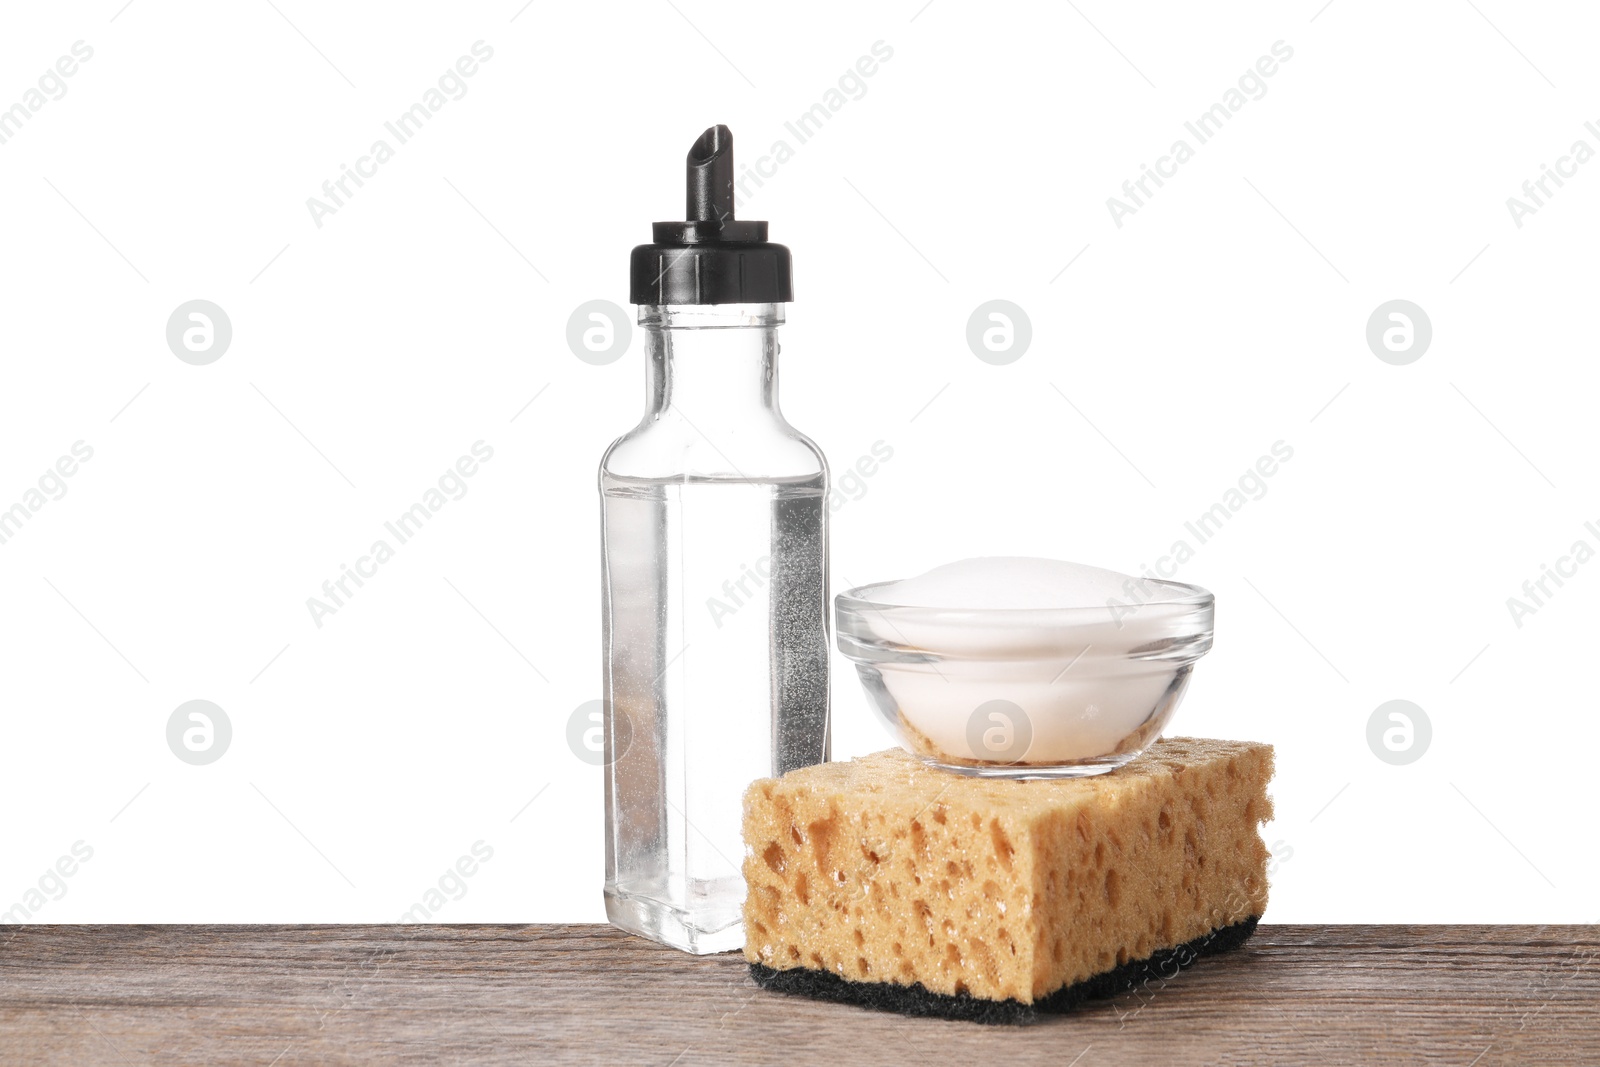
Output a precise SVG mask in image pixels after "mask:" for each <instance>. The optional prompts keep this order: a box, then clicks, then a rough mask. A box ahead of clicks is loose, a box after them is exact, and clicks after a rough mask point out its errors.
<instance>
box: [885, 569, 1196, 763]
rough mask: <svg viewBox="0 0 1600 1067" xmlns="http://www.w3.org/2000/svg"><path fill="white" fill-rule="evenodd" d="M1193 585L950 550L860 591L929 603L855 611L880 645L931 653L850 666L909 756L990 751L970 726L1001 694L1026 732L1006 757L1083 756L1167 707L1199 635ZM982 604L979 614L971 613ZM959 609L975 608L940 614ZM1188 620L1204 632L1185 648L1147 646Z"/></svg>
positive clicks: (1186, 626) (965, 756) (965, 757)
mask: <svg viewBox="0 0 1600 1067" xmlns="http://www.w3.org/2000/svg"><path fill="white" fill-rule="evenodd" d="M1194 594H1195V591H1194V590H1193V589H1191V588H1190V587H1187V586H1180V585H1172V584H1164V583H1156V582H1149V581H1143V580H1140V579H1136V578H1132V577H1130V576H1129V575H1126V574H1120V573H1118V572H1116V571H1110V570H1105V569H1103V568H1100V567H1088V566H1084V565H1083V564H1078V563H1066V562H1062V561H1059V560H1048V559H1029V558H1024V557H1014V556H993V557H986V558H981V559H967V560H962V561H960V562H958V563H950V564H946V565H945V566H942V567H937V568H935V569H933V570H931V571H929V572H927V573H926V574H923V575H920V576H918V577H916V578H908V579H905V580H903V581H899V582H892V583H887V584H885V585H882V586H879V587H876V588H874V589H873V590H872V592H871V594H870V596H871V600H872V601H873V602H874V603H875V604H878V605H882V606H884V607H891V606H892V607H901V608H908V609H927V610H928V611H930V612H932V613H933V614H929V615H921V614H917V613H914V614H910V615H906V614H898V615H894V616H892V617H891V616H890V615H888V614H887V613H884V614H883V615H882V616H881V617H877V618H875V617H874V616H873V613H872V612H871V611H867V612H866V613H865V618H866V620H867V621H868V623H869V624H870V625H871V627H872V629H873V631H874V632H876V633H877V634H878V635H879V637H880V638H882V639H883V640H885V641H886V642H888V643H890V644H893V645H895V646H897V647H899V648H901V649H903V650H907V651H913V652H916V651H921V652H927V653H931V654H932V655H933V657H934V659H933V660H932V661H931V662H917V661H906V662H898V663H893V662H887V663H878V664H862V665H861V666H862V668H863V672H864V677H865V675H866V674H867V673H871V674H876V675H878V677H879V681H878V682H877V684H878V685H881V686H882V692H883V693H884V695H886V696H888V697H890V698H891V699H892V703H893V707H894V709H895V711H896V713H897V714H898V717H899V718H900V719H901V720H902V721H901V726H902V727H906V728H909V731H908V732H909V733H911V734H912V735H913V736H915V737H916V738H917V740H918V743H919V744H920V745H921V746H922V747H924V748H931V749H933V751H932V752H923V753H922V754H923V755H934V756H935V757H936V758H937V757H938V756H940V755H942V756H944V757H946V758H948V759H949V760H951V761H952V762H957V763H961V762H968V761H971V760H979V761H987V760H991V759H993V758H994V755H995V754H994V753H991V752H984V751H975V750H974V749H973V745H972V738H973V737H974V736H975V734H974V732H973V731H972V729H971V726H972V722H973V719H974V715H975V714H977V713H978V709H979V708H980V707H987V706H988V705H989V702H991V701H995V700H1004V701H1008V702H1010V703H1011V704H1013V705H1015V706H1016V708H1018V709H1020V710H1021V713H1022V715H1023V716H1025V718H1026V719H1027V725H1026V730H1027V732H1028V733H1029V734H1030V735H1031V741H1030V743H1029V744H1028V746H1027V751H1026V753H1025V754H1022V753H1009V755H1010V756H1011V758H1013V759H1014V758H1016V757H1017V756H1021V758H1022V761H1023V762H1025V763H1028V764H1039V765H1048V764H1062V763H1070V762H1073V761H1079V760H1091V759H1097V758H1101V757H1105V756H1108V755H1112V754H1115V753H1118V752H1120V751H1123V750H1124V749H1125V747H1126V746H1127V744H1128V741H1129V739H1130V738H1131V737H1133V736H1134V735H1135V734H1142V732H1144V731H1145V730H1147V729H1149V728H1150V727H1151V726H1152V725H1153V726H1154V728H1155V730H1159V728H1160V725H1161V724H1160V723H1154V724H1152V723H1151V720H1152V717H1153V716H1161V717H1165V716H1166V715H1168V714H1170V712H1171V711H1172V710H1174V709H1175V708H1176V705H1177V702H1178V699H1179V698H1180V697H1181V695H1182V691H1183V688H1184V685H1185V683H1186V682H1187V677H1188V666H1189V664H1191V663H1192V662H1193V660H1194V659H1196V658H1198V657H1199V655H1200V654H1201V653H1203V652H1204V651H1205V648H1207V647H1209V644H1210V641H1209V636H1210V635H1209V614H1210V609H1209V606H1206V607H1205V608H1204V609H1203V611H1204V615H1205V618H1204V621H1203V623H1199V624H1197V621H1196V610H1197V608H1196V604H1195V600H1194ZM891 610H892V608H891ZM990 611H993V612H996V614H995V615H994V616H993V617H992V618H986V617H984V616H983V615H982V614H981V613H983V612H990ZM960 612H973V613H978V614H975V615H974V616H968V617H964V616H961V615H959V614H949V613H960ZM1013 612H1016V613H1017V614H1012V613H1013ZM1031 612H1038V614H1037V616H1035V615H1032V614H1029V613H1031ZM1197 625H1200V626H1202V627H1203V629H1204V630H1205V631H1206V639H1205V641H1204V642H1203V644H1202V645H1201V647H1197V648H1195V649H1194V651H1193V655H1192V656H1181V655H1180V656H1179V657H1177V658H1175V659H1174V658H1168V657H1166V656H1164V655H1160V654H1157V655H1150V654H1149V652H1150V650H1152V649H1160V648H1161V647H1162V646H1163V645H1165V644H1168V643H1170V642H1171V641H1172V640H1174V639H1188V638H1192V637H1194V636H1195V634H1196V627H1197ZM873 688H874V686H871V685H869V690H871V689H873ZM880 710H882V711H884V712H885V713H886V714H888V713H889V711H890V708H889V707H881V708H880ZM979 736H988V735H987V734H983V733H982V732H981V731H980V734H979ZM1154 736H1155V735H1154V733H1153V732H1152V733H1151V734H1150V736H1149V737H1148V738H1146V739H1145V742H1146V743H1147V742H1148V741H1149V740H1153V739H1154ZM1140 747H1142V745H1141V746H1140ZM1002 762H1008V761H1002Z"/></svg>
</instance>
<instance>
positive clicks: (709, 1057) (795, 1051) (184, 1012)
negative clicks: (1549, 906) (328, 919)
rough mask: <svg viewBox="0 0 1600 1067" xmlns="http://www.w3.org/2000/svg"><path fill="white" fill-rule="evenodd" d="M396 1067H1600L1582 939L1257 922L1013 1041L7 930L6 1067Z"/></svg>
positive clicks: (568, 979)
mask: <svg viewBox="0 0 1600 1067" xmlns="http://www.w3.org/2000/svg"><path fill="white" fill-rule="evenodd" d="M1075 1057H1076V1058H1075ZM403 1062H411V1063H494V1064H498V1063H526V1064H544V1063H555V1062H571V1063H586V1064H588V1063H592V1064H607V1065H616V1064H634V1063H641V1064H660V1065H663V1067H665V1065H668V1064H679V1065H687V1064H694V1063H741V1064H758V1063H782V1064H798V1063H826V1064H841V1065H843V1064H849V1065H855V1064H863V1065H865V1064H877V1063H885V1064H887V1063H908V1062H909V1063H917V1064H922V1065H928V1067H932V1065H935V1064H944V1063H978V1062H984V1063H990V1062H992V1063H995V1064H998V1065H1010V1064H1015V1063H1035V1062H1037V1063H1051V1064H1056V1065H1058V1067H1069V1065H1076V1067H1095V1065H1099V1064H1116V1063H1130V1064H1131V1063H1138V1064H1189V1063H1222V1064H1288V1063H1314V1064H1339V1063H1430V1064H1431V1063H1439V1064H1459V1065H1460V1067H1468V1065H1478V1067H1488V1065H1490V1064H1502V1063H1506V1064H1509V1063H1517V1064H1563V1063H1572V1064H1600V927H1596V926H1559V927H1558V926H1270V925H1263V926H1261V927H1260V928H1259V929H1258V930H1257V932H1256V935H1255V937H1254V938H1253V939H1252V940H1251V941H1250V942H1249V943H1247V944H1246V945H1245V947H1244V948H1242V949H1240V950H1239V951H1237V952H1234V953H1231V954H1227V955H1222V956H1215V957H1209V958H1205V959H1202V960H1200V961H1199V962H1198V963H1196V964H1195V966H1194V967H1192V968H1191V969H1189V970H1187V971H1184V972H1183V973H1182V974H1180V975H1179V976H1178V977H1176V978H1174V979H1173V980H1171V981H1170V982H1169V983H1167V984H1166V985H1165V986H1164V987H1160V988H1156V987H1150V988H1146V989H1144V990H1141V991H1139V992H1136V993H1127V994H1124V995H1122V996H1118V997H1114V998H1111V999H1108V1000H1103V1001H1099V1002H1096V1003H1094V1004H1092V1005H1090V1006H1087V1007H1085V1008H1083V1009H1080V1010H1079V1011H1078V1012H1076V1013H1075V1014H1072V1015H1067V1016H1060V1017H1055V1018H1052V1019H1050V1020H1049V1021H1047V1022H1044V1023H1041V1024H1038V1025H1035V1026H1030V1027H986V1026H980V1025H976V1024H972V1023H955V1022H946V1021H943V1020H927V1019H907V1018H902V1017H900V1016H896V1015H883V1014H878V1013H873V1012H867V1011H863V1010H860V1009H856V1008H849V1007H843V1006H839V1005H833V1004H823V1003H817V1002H813V1001H808V1000H800V999H795V998H790V997H785V996H781V995H779V994H775V993H768V992H764V991H762V990H759V989H757V988H756V987H755V986H754V984H752V983H751V981H750V978H749V976H748V974H747V972H746V970H745V964H744V961H743V959H742V958H740V957H739V956H737V955H722V956H709V957H694V956H686V955H683V954H682V953H679V952H675V951H672V950H669V949H664V948H661V947H659V946H657V945H653V944H650V943H648V942H644V941H640V940H638V939H636V938H632V937H628V936H625V935H623V934H620V933H618V932H616V931H614V930H612V929H611V928H609V927H603V926H99V927H95V926H33V927H17V928H11V929H8V930H6V931H3V932H0V1063H4V1064H6V1065H8V1067H9V1065H11V1064H45V1063H49V1064H56V1063H59V1064H73V1065H85V1064H146V1063H152V1064H163V1065H166V1064H234V1063H240V1064H245V1063H248V1064H259V1065H261V1067H267V1065H269V1064H270V1065H276V1067H291V1065H296V1064H369V1063H403Z"/></svg>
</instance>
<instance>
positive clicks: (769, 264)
mask: <svg viewBox="0 0 1600 1067" xmlns="http://www.w3.org/2000/svg"><path fill="white" fill-rule="evenodd" d="M689 172H690V191H689V208H690V210H689V217H690V221H689V222H687V223H658V224H656V243H655V244H652V245H643V246H640V248H639V249H636V250H635V252H634V271H633V289H634V292H633V299H634V301H635V303H638V304H639V324H640V326H641V327H642V328H643V330H644V334H645V353H646V359H647V403H646V410H645V415H644V418H643V419H642V420H641V421H640V423H639V425H638V426H637V427H635V428H634V429H633V430H632V431H631V432H629V433H627V434H625V435H624V436H623V437H621V438H619V439H618V440H617V441H616V442H615V443H614V444H613V445H612V446H611V448H610V449H609V450H608V451H607V452H606V454H605V458H604V459H603V460H602V461H601V465H600V489H601V501H602V520H603V556H604V602H603V618H604V635H605V734H606V746H607V748H606V881H605V900H606V914H607V917H608V918H609V919H610V921H611V922H612V923H613V924H615V925H616V926H619V927H621V928H622V929H624V930H628V931H630V932H632V933H636V934H640V935H643V936H645V937H649V938H652V939H653V940H656V941H660V942H663V943H665V944H668V945H672V946H675V947H677V948H681V949H684V950H686V951H689V952H696V953H706V952H719V951H726V950H730V949H737V948H740V947H741V946H742V945H743V944H744V928H743V903H744V893H745V886H744V877H743V874H742V871H741V865H742V863H743V860H744V845H743V839H742V835H741V819H742V797H743V794H744V790H745V788H746V787H747V786H748V785H749V784H750V782H751V781H753V780H754V779H756V778H760V777H766V776H769V775H775V774H782V773H784V772H785V771H788V770H791V769H793V768H795V767H802V766H807V765H809V764H813V763H818V762H821V761H823V760H825V759H827V758H828V643H829V634H828V611H827V604H828V551H827V548H828V536H827V492H828V473H827V463H826V461H825V460H824V458H823V456H822V453H821V451H820V450H819V449H818V448H817V446H816V445H814V444H813V443H812V442H811V441H810V440H808V439H807V438H806V437H805V436H803V435H802V434H800V433H799V432H798V431H796V430H795V429H794V428H793V427H791V426H790V425H789V424H788V423H787V422H786V421H785V420H784V418H783V415H782V413H781V412H780V410H779V408H778V373H777V360H778V351H779V345H778V327H779V326H780V325H781V324H782V323H783V319H784V304H785V302H786V301H787V300H788V299H789V298H790V295H791V294H790V291H789V277H788V250H787V249H785V248H783V247H782V246H781V245H771V244H767V243H766V242H765V237H766V232H765V230H766V224H765V223H751V222H736V221H735V220H734V219H733V218H732V136H731V134H729V133H728V132H727V128H726V127H713V128H712V129H710V130H707V131H706V133H705V134H704V135H702V137H701V138H700V140H698V141H696V143H695V147H694V148H693V149H691V151H690V154H689ZM724 179H726V181H724ZM697 183H698V185H697ZM697 189H698V193H699V195H698V196H697ZM758 228H759V229H758ZM768 268H774V269H771V270H768ZM724 297H733V298H736V299H728V300H724V299H722V298H724ZM751 297H753V298H756V299H739V298H751Z"/></svg>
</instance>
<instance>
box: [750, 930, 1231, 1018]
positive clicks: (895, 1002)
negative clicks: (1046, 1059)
mask: <svg viewBox="0 0 1600 1067" xmlns="http://www.w3.org/2000/svg"><path fill="white" fill-rule="evenodd" d="M1259 919H1260V917H1259V916H1251V917H1250V918H1248V919H1244V920H1243V921H1241V922H1236V923H1234V924H1233V925H1231V926H1224V927H1222V928H1221V929H1218V930H1213V931H1212V932H1211V933H1209V934H1206V935H1204V936H1202V937H1197V938H1195V939H1194V940H1193V941H1189V942H1187V943H1185V944H1182V945H1179V946H1177V947H1176V948H1167V949H1161V950H1160V951H1158V952H1155V953H1153V954H1151V955H1150V956H1148V957H1147V958H1145V959H1142V960H1132V961H1130V962H1128V963H1124V964H1122V965H1121V966H1119V967H1113V968H1112V969H1111V970H1109V971H1103V972H1101V973H1100V974H1097V975H1095V976H1093V977H1092V978H1086V979H1084V980H1083V981H1081V982H1075V983H1073V984H1072V985H1069V986H1063V987H1062V988H1060V989H1058V990H1056V991H1055V992H1053V993H1051V994H1049V995H1048V996H1046V997H1044V998H1043V999H1042V1000H1037V1001H1034V1002H1033V1003H1032V1004H1024V1003H1023V1002H1022V1001H1020V1000H985V999H983V998H982V997H974V996H972V995H971V994H969V993H957V994H955V995H954V996H952V995H950V994H947V993H934V992H930V991H929V990H928V989H926V988H924V987H923V985H922V983H920V982H918V983H914V984H912V985H898V984H896V983H894V982H852V981H850V980H849V979H846V978H842V977H840V976H839V975H837V974H834V973H833V972H831V971H818V970H812V969H810V968H806V967H794V968H790V969H787V970H775V969H774V968H771V967H768V966H766V965H765V964H761V963H752V964H751V965H750V977H752V978H754V979H755V980H756V984H757V985H759V986H761V987H762V988H763V989H770V990H773V991H774V992H778V993H790V994H793V995H796V996H802V997H811V998H812V999H814V1000H831V1001H835V1002H837V1003H840V1004H854V1005H856V1006H857V1007H862V1008H871V1009H873V1010H875V1011H890V1012H898V1013H899V1014H901V1015H910V1016H917V1017H924V1018H926V1017H933V1018H939V1019H960V1020H964V1021H966V1022H974V1023H988V1024H991V1025H1012V1026H1015V1025H1019V1024H1026V1023H1032V1022H1037V1021H1039V1019H1040V1018H1041V1017H1043V1016H1045V1015H1058V1014H1061V1013H1063V1012H1068V1011H1071V1010H1072V1009H1074V1008H1076V1007H1077V1006H1078V1005H1079V1004H1082V1003H1083V1002H1084V1001H1086V1000H1090V999H1092V998H1096V997H1108V996H1113V995H1115V994H1117V993H1125V992H1127V991H1128V990H1130V989H1137V988H1139V987H1140V986H1143V985H1146V984H1151V983H1156V982H1165V981H1167V980H1168V979H1170V978H1172V977H1173V976H1174V975H1176V974H1177V973H1178V971H1179V970H1181V969H1182V968H1184V967H1187V966H1189V965H1190V964H1191V963H1193V962H1194V961H1195V960H1197V959H1199V958H1200V957H1201V956H1211V955H1215V954H1216V953H1219V952H1228V951H1230V950H1232V949H1236V948H1238V947H1239V946H1240V945H1243V944H1244V943H1245V941H1247V940H1248V939H1249V937H1250V935H1251V934H1252V933H1254V932H1255V928H1256V923H1257V922H1258V921H1259Z"/></svg>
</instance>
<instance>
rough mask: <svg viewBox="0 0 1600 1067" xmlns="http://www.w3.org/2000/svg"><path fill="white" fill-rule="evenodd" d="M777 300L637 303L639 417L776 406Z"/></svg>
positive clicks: (729, 417)
mask: <svg viewBox="0 0 1600 1067" xmlns="http://www.w3.org/2000/svg"><path fill="white" fill-rule="evenodd" d="M783 313H784V305H782V304H661V305H648V304H647V305H641V306H640V308H639V325H640V326H641V327H643V329H644V331H645V359H646V363H647V366H648V368H649V370H648V381H647V389H648V394H647V395H648V401H647V403H648V410H647V412H646V416H647V417H651V418H659V417H660V416H661V415H662V414H664V413H665V412H667V411H668V410H669V409H674V410H676V411H678V412H679V413H680V414H682V415H684V416H685V417H686V418H687V419H689V420H690V421H691V422H697V421H700V420H710V421H714V422H717V423H727V422H730V421H737V420H739V419H740V418H741V417H748V416H750V415H753V414H757V413H761V412H772V413H774V414H775V413H777V411H778V327H779V326H781V325H782V324H783Z"/></svg>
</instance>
